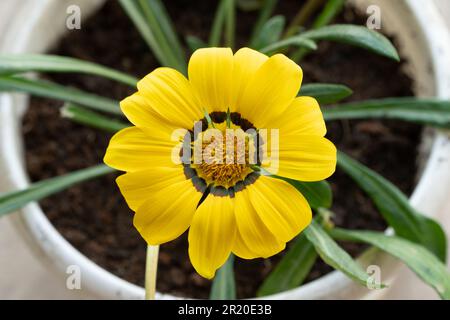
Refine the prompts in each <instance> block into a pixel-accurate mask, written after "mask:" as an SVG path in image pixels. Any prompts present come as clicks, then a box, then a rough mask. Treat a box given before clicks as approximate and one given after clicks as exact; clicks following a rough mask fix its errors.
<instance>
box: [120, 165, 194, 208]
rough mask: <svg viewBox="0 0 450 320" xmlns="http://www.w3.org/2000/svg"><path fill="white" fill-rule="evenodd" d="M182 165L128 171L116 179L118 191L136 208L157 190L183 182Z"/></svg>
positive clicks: (129, 204)
mask: <svg viewBox="0 0 450 320" xmlns="http://www.w3.org/2000/svg"><path fill="white" fill-rule="evenodd" d="M185 180H186V177H185V175H184V172H183V167H182V166H181V165H180V166H174V167H156V168H152V169H150V170H146V171H137V172H128V173H126V174H123V175H121V176H119V177H118V178H117V179H116V182H117V185H118V186H119V189H120V192H121V193H122V195H123V197H124V198H125V200H126V201H127V204H128V206H129V207H130V208H131V209H132V210H133V211H137V209H138V208H139V207H140V206H141V205H142V204H144V202H146V201H147V200H148V199H149V196H151V195H153V194H154V193H156V192H157V191H159V190H162V189H164V188H167V187H169V186H170V185H172V184H176V183H179V182H183V181H185Z"/></svg>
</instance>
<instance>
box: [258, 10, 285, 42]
mask: <svg viewBox="0 0 450 320" xmlns="http://www.w3.org/2000/svg"><path fill="white" fill-rule="evenodd" d="M285 23H286V19H285V18H284V16H282V15H278V16H273V17H272V18H270V19H269V20H267V22H266V23H265V24H264V25H263V27H262V28H261V32H260V33H259V34H258V35H257V37H256V39H255V41H254V44H253V48H255V49H256V50H259V49H261V48H264V47H266V46H268V45H270V44H272V43H274V42H277V41H279V40H280V38H281V34H282V33H283V29H284V25H285Z"/></svg>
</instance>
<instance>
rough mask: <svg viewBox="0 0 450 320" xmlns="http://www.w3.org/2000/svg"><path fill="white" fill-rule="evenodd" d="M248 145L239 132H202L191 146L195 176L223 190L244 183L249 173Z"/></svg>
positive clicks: (211, 130) (236, 130)
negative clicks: (194, 159)
mask: <svg viewBox="0 0 450 320" xmlns="http://www.w3.org/2000/svg"><path fill="white" fill-rule="evenodd" d="M251 142H252V138H251V137H250V136H249V135H248V134H246V133H244V131H243V130H242V129H240V128H239V129H224V130H219V129H207V130H206V131H204V132H202V133H201V135H200V137H198V138H197V140H196V141H195V142H194V148H195V147H197V150H198V154H197V161H196V162H197V164H195V168H196V170H197V174H198V176H199V177H201V178H203V179H204V180H205V182H206V183H207V184H212V185H215V186H222V187H225V188H229V187H232V186H234V185H235V184H236V183H237V182H239V181H242V180H244V179H245V177H246V176H247V175H248V174H249V173H251V172H253V170H252V169H251V167H250V164H251V159H250V156H249V155H250V150H251V149H252V145H251ZM194 152H195V151H194ZM199 156H200V157H201V159H200V161H199V160H198V157H199ZM194 157H195V156H194Z"/></svg>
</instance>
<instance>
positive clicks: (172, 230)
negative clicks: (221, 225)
mask: <svg viewBox="0 0 450 320" xmlns="http://www.w3.org/2000/svg"><path fill="white" fill-rule="evenodd" d="M161 173H162V172H161ZM178 175H180V173H178ZM149 183H152V182H151V181H149ZM160 186H161V185H160ZM146 196H147V197H148V200H147V201H145V202H144V203H143V204H142V205H141V206H139V208H138V209H137V211H136V214H135V215H134V221H133V223H134V226H135V227H136V229H137V230H138V231H139V233H140V234H141V235H142V237H143V238H144V239H145V240H146V241H147V243H148V244H149V245H158V244H161V243H164V242H168V241H171V240H173V239H175V238H177V237H179V236H180V235H181V234H183V232H185V231H186V230H187V228H188V227H189V225H190V224H191V221H192V217H193V216H194V212H195V209H196V207H197V205H198V203H199V201H200V199H201V197H202V193H200V192H198V191H197V190H196V188H195V187H194V185H193V184H192V181H191V180H186V179H184V180H183V181H179V182H175V183H172V184H166V186H165V187H161V189H159V190H156V191H155V192H153V193H151V192H150V193H147V194H146Z"/></svg>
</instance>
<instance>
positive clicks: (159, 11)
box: [147, 0, 186, 65]
mask: <svg viewBox="0 0 450 320" xmlns="http://www.w3.org/2000/svg"><path fill="white" fill-rule="evenodd" d="M147 2H148V5H149V6H150V8H151V10H152V11H153V14H154V16H155V17H156V19H157V21H158V23H159V24H160V26H161V29H162V32H163V34H164V36H165V38H166V39H167V41H168V42H169V44H170V47H171V48H172V50H174V52H175V54H176V56H177V58H178V59H179V61H180V64H183V65H185V64H186V61H185V54H184V50H183V47H182V45H181V43H180V40H179V38H178V35H177V32H176V30H175V27H174V26H173V23H172V19H171V18H170V16H169V14H168V12H167V10H166V8H165V6H164V3H163V2H162V1H161V0H147Z"/></svg>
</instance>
